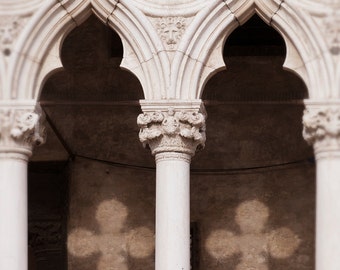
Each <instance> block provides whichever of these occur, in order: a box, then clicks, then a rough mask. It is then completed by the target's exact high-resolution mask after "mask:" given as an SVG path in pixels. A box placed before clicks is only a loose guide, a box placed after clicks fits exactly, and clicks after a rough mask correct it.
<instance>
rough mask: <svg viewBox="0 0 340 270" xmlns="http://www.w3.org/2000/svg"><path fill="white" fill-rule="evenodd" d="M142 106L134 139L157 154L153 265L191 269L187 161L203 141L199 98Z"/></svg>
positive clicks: (163, 269)
mask: <svg viewBox="0 0 340 270" xmlns="http://www.w3.org/2000/svg"><path fill="white" fill-rule="evenodd" d="M141 105H142V110H143V112H144V113H143V114H141V115H139V116H138V120H137V122H138V125H139V127H140V128H141V130H140V134H139V138H140V140H141V142H142V143H143V144H144V145H145V146H146V145H148V146H149V147H150V149H151V152H152V154H153V155H155V158H156V267H155V269H156V270H190V160H191V157H192V156H193V155H194V154H195V151H196V149H197V147H203V146H204V142H205V114H204V109H203V107H202V102H201V101H196V102H190V103H188V102H176V103H174V102H158V103H155V102H153V104H151V105H150V103H147V102H146V101H145V102H141ZM200 111H203V113H201V112H200Z"/></svg>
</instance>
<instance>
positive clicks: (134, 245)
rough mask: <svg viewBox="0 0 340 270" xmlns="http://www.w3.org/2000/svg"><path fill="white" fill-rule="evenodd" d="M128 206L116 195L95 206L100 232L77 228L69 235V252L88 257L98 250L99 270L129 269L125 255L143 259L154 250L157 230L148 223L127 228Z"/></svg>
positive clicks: (73, 254)
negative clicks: (115, 197)
mask: <svg viewBox="0 0 340 270" xmlns="http://www.w3.org/2000/svg"><path fill="white" fill-rule="evenodd" d="M127 216H128V209H127V207H126V206H125V205H124V204H122V203H121V202H119V201H117V200H116V199H111V200H106V201H103V202H101V203H100V204H99V206H98V207H97V210H96V216H95V218H96V220H97V222H98V224H99V227H100V234H96V233H94V232H93V231H90V230H86V229H83V228H76V229H74V230H72V231H71V232H70V233H69V236H68V243H67V246H68V252H69V254H70V255H72V256H75V257H81V258H88V257H91V256H92V255H94V254H99V260H98V263H97V268H96V270H108V269H117V270H118V269H119V270H125V269H126V270H127V269H128V265H127V261H126V258H127V256H132V257H134V258H137V259H143V258H146V257H148V256H150V255H152V254H153V251H154V234H153V232H152V231H151V230H150V229H148V228H147V227H138V228H135V229H132V230H129V231H124V226H125V221H126V219H127Z"/></svg>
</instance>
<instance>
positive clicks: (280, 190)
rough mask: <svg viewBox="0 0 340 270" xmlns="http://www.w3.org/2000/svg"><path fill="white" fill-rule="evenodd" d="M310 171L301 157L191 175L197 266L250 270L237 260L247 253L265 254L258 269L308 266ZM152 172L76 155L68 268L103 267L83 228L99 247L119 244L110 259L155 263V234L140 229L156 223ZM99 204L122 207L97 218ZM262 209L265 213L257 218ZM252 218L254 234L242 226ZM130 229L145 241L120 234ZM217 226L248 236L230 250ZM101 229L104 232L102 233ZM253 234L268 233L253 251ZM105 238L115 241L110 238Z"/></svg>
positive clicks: (145, 265) (134, 265) (251, 261)
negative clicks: (295, 161)
mask: <svg viewBox="0 0 340 270" xmlns="http://www.w3.org/2000/svg"><path fill="white" fill-rule="evenodd" d="M314 173H315V171H314V166H313V165H312V164H300V165H297V166H291V167H289V166H288V167H281V168H278V169H271V170H268V169H267V170H260V171H252V172H247V173H239V174H230V175H228V174H225V175H222V174H213V175H212V174H209V175H204V174H203V175H202V174H193V175H192V177H191V220H192V221H194V222H197V224H198V228H199V229H198V234H199V235H198V237H199V243H200V246H199V248H198V249H199V252H198V253H196V254H199V256H200V258H199V264H200V267H199V269H217V270H218V269H221V270H222V269H226V267H230V269H248V268H244V266H241V268H236V266H237V265H238V264H240V263H242V260H243V259H244V258H247V259H246V262H247V263H248V264H247V265H248V266H249V267H250V266H252V267H254V266H256V265H257V264H256V263H257V261H256V260H257V259H258V257H256V252H258V254H260V255H259V256H260V257H261V256H264V257H263V258H264V260H263V261H261V264H262V265H263V267H267V268H256V269H278V270H281V269H282V270H283V269H296V270H298V269H306V270H310V269H313V265H314V218H315V213H314V211H315V208H314V204H315V199H314V198H315V183H314ZM154 177H155V176H154V172H153V171H148V170H135V169H128V168H118V167H113V166H110V165H109V164H104V163H98V162H92V161H88V160H84V159H77V160H76V161H75V163H74V167H73V177H72V180H71V192H70V195H71V203H70V220H69V225H68V235H69V239H70V237H71V239H72V240H71V246H69V252H70V253H69V269H70V270H80V269H82V270H86V269H98V270H102V269H105V268H104V265H106V264H102V263H103V261H104V263H105V260H103V254H105V253H103V252H100V251H99V249H98V250H97V252H95V251H94V248H93V245H92V244H90V245H86V244H85V243H83V241H84V239H86V238H84V237H83V236H82V235H83V234H84V233H85V232H87V233H88V234H90V235H92V236H95V238H94V239H96V242H95V243H96V245H97V247H101V248H103V247H105V246H107V247H111V248H113V249H112V251H111V253H112V256H113V255H114V254H117V252H118V250H121V252H120V253H118V254H120V255H119V259H120V260H118V261H117V260H114V259H113V257H112V260H110V263H111V267H116V266H117V267H118V265H119V267H120V269H153V267H154V266H153V263H154V262H153V255H152V254H150V253H149V252H150V246H152V244H153V240H154V239H153V238H152V237H149V238H148V237H146V238H145V237H144V236H143V235H145V234H144V233H142V232H143V230H140V228H145V229H144V231H145V232H147V231H148V230H151V231H153V230H154V227H153V226H154V206H155V205H154V203H155V202H154V200H155V197H154V196H155V190H154V188H155V187H154ZM103 204H108V205H118V206H119V207H114V209H115V211H114V212H115V214H112V213H111V210H110V211H107V212H106V213H107V214H104V216H102V215H101V218H100V219H99V218H98V214H100V213H99V212H100V211H99V212H98V210H99V209H100V208H101V206H102V205H103ZM247 204H248V206H249V205H250V206H249V207H250V208H249V207H248V206H247ZM242 205H243V210H242ZM254 205H255V206H254ZM256 205H260V206H261V207H260V208H258V207H256ZM247 207H248V208H247ZM240 209H241V210H240ZM240 211H241V214H240ZM261 211H262V212H261ZM261 213H262V214H265V216H263V218H262V219H261V215H260V214H261ZM257 220H258V221H259V223H256V221H257ZM254 223H256V224H258V230H257V232H256V233H253V232H252V231H251V230H247V229H245V227H244V226H248V225H244V224H250V225H249V226H252V224H254ZM242 224H243V225H242ZM107 226H108V227H107ZM242 226H243V227H242ZM106 227H107V228H110V230H108V232H107V233H109V234H108V236H107V237H105V236H104V235H105V228H106ZM103 228H104V230H103ZM131 231H134V232H139V233H138V234H137V235H138V236H139V239H140V238H142V239H144V240H143V241H144V244H143V245H138V246H137V247H136V246H133V245H134V244H132V243H131V242H129V240H128V239H129V238H125V237H124V235H128V234H129V233H131ZM219 231H226V232H228V231H229V232H230V233H232V234H233V235H234V236H238V237H239V239H248V240H244V241H241V242H235V245H236V246H235V249H234V251H230V252H228V250H230V248H232V246H230V245H227V244H226V243H221V241H223V238H220V239H217V240H214V238H211V237H212V235H213V234H216V233H217V232H219ZM77 232H78V236H77ZM81 232H83V233H81ZM100 235H102V236H103V237H102V238H99V237H100ZM257 235H258V236H257ZM80 236H81V237H80ZM112 237H114V238H112ZM143 237H144V238H143ZM242 237H243V238H242ZM257 237H260V238H261V237H262V238H261V239H268V240H265V242H264V244H263V245H261V246H260V247H259V249H258V250H255V251H254V250H253V249H252V248H251V246H252V245H253V244H255V243H257V240H256V239H257ZM108 239H111V242H112V243H110V244H109V245H108V243H107V241H108ZM81 243H83V244H81ZM133 243H138V241H134V242H133ZM69 245H70V241H69ZM76 245H80V246H81V250H83V251H82V254H80V253H79V252H80V251H79V250H78V251H77V252H78V253H75V252H74V247H75V246H76ZM131 247H133V248H134V250H135V254H136V253H137V254H141V256H140V257H139V258H136V256H132V255H131V254H130V253H129V252H130V251H129V248H130V249H131ZM219 247H221V248H222V249H221V250H220V251H219V252H220V253H221V254H223V257H219V256H216V255H215V254H216V252H214V250H216V248H219ZM241 252H243V253H241ZM107 263H109V262H107ZM96 267H97V268H96ZM242 267H243V268H242ZM113 269H115V268H113Z"/></svg>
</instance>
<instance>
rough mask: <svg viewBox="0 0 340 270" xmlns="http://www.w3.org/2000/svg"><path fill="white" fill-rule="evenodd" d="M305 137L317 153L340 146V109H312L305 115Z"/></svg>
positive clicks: (306, 111)
mask: <svg viewBox="0 0 340 270" xmlns="http://www.w3.org/2000/svg"><path fill="white" fill-rule="evenodd" d="M303 126H304V129H303V137H304V138H305V140H306V141H307V142H308V143H309V144H314V148H315V150H316V153H317V152H320V151H322V150H331V149H333V148H334V147H335V148H336V149H337V148H339V146H340V108H339V107H327V108H310V109H306V110H305V112H304V115H303Z"/></svg>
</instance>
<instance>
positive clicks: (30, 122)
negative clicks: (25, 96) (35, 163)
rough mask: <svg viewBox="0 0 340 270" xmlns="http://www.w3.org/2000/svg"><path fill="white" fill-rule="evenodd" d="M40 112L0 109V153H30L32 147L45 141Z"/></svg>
mask: <svg viewBox="0 0 340 270" xmlns="http://www.w3.org/2000/svg"><path fill="white" fill-rule="evenodd" d="M42 120H43V115H42V113H41V112H33V111H31V110H27V109H11V108H8V109H7V108H6V109H0V154H3V153H21V154H24V155H27V156H29V155H31V152H32V148H33V147H34V146H37V145H41V144H43V143H44V142H45V138H46V132H45V128H44V126H43V125H42V124H41V122H42Z"/></svg>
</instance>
